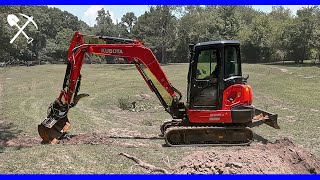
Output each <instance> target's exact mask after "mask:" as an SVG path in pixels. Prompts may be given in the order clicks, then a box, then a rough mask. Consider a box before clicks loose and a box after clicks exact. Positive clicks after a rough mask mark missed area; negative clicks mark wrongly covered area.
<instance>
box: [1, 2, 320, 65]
mask: <svg viewBox="0 0 320 180" xmlns="http://www.w3.org/2000/svg"><path fill="white" fill-rule="evenodd" d="M18 13H24V14H26V15H29V16H31V15H32V16H33V17H34V19H35V21H36V22H37V24H38V26H39V29H38V30H36V29H35V28H34V27H32V26H28V27H27V28H26V29H25V32H26V33H27V34H28V35H29V36H30V37H33V38H34V41H33V43H31V44H27V43H26V39H25V38H24V37H23V36H19V37H18V38H17V40H16V41H15V42H14V43H13V44H10V43H9V41H10V39H11V38H12V37H13V35H14V34H15V33H16V32H17V28H12V27H10V26H9V25H8V24H7V22H6V17H7V15H8V14H18ZM19 18H20V17H19ZM319 18H320V8H319V7H318V6H310V7H303V8H301V9H299V10H298V11H297V14H296V15H293V14H292V12H291V11H290V10H289V9H286V8H284V7H282V6H273V8H272V11H271V12H270V13H264V12H260V11H257V10H255V9H253V8H252V7H251V6H150V9H149V10H148V11H146V12H145V13H144V14H142V15H141V16H139V17H136V16H135V14H134V13H132V12H127V13H126V14H124V15H123V16H122V18H121V20H120V22H118V21H117V22H113V20H112V18H111V15H110V12H109V11H108V10H105V9H103V8H102V9H101V10H99V11H98V15H97V17H96V25H94V27H89V26H88V25H87V24H86V23H85V22H83V21H80V20H79V19H78V18H77V17H76V16H74V15H72V14H70V13H68V12H66V11H61V10H60V9H58V8H49V7H47V6H0V43H1V47H0V61H6V62H8V61H13V60H21V61H40V60H44V59H46V60H51V61H57V60H64V59H65V58H66V56H67V50H68V46H69V43H70V40H71V37H72V35H73V33H74V31H80V32H82V33H83V34H92V35H106V36H116V37H124V38H134V39H139V40H141V41H142V42H143V43H144V44H145V45H146V46H147V47H149V48H150V49H151V50H152V51H153V52H154V54H155V56H156V57H157V59H158V60H159V61H160V62H161V63H169V62H178V63H180V62H188V61H189V48H188V47H189V44H190V43H197V42H203V41H212V40H226V39H236V40H240V42H241V47H242V52H241V53H242V59H243V61H244V62H249V63H260V62H263V63H265V62H272V61H282V60H291V61H295V62H296V63H299V62H300V63H301V62H303V60H306V59H314V60H315V61H317V60H318V61H319V58H320V30H319V29H320V21H318V19H319ZM20 20H21V21H20V22H19V24H23V23H24V22H25V19H24V18H22V17H21V19H20ZM90 43H91V42H90ZM93 43H98V42H93ZM103 43H104V42H103ZM107 43H109V42H107ZM99 61H101V62H104V61H105V62H107V63H113V62H114V58H113V57H106V58H105V57H102V58H99Z"/></svg>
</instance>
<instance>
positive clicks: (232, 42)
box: [195, 40, 240, 46]
mask: <svg viewBox="0 0 320 180" xmlns="http://www.w3.org/2000/svg"><path fill="white" fill-rule="evenodd" d="M217 44H240V41H237V40H221V41H207V42H201V43H197V44H196V45H195V46H206V45H217Z"/></svg>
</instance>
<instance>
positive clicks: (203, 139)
mask: <svg viewBox="0 0 320 180" xmlns="http://www.w3.org/2000/svg"><path fill="white" fill-rule="evenodd" d="M164 139H165V141H166V144H167V145H168V146H223V145H224V146H225V145H227V146H234V145H249V144H250V143H251V142H252V141H253V132H252V131H251V130H250V129H249V128H246V127H182V126H180V127H170V128H168V129H167V130H166V132H165V134H164Z"/></svg>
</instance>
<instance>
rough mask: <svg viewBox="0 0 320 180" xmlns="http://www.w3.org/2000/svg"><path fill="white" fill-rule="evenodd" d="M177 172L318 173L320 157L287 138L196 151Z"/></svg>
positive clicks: (179, 165)
mask: <svg viewBox="0 0 320 180" xmlns="http://www.w3.org/2000/svg"><path fill="white" fill-rule="evenodd" d="M174 173H179V174H180V173H181V174H200V173H201V174H318V173H320V159H319V158H317V157H315V156H314V155H313V154H311V153H310V152H308V151H306V150H304V149H303V148H301V147H298V146H295V145H294V144H293V143H292V142H291V141H290V140H289V139H286V138H283V139H280V140H277V141H275V142H274V143H268V144H260V143H256V144H253V145H251V146H248V147H245V148H238V149H234V148H233V149H230V150H227V151H209V152H203V151H199V152H195V153H193V154H191V155H189V156H187V157H185V158H184V159H183V160H182V161H181V162H180V163H178V166H176V167H175V169H174Z"/></svg>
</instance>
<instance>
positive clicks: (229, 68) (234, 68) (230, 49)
mask: <svg viewBox="0 0 320 180" xmlns="http://www.w3.org/2000/svg"><path fill="white" fill-rule="evenodd" d="M238 53H239V52H238V48H236V47H234V46H226V47H225V51H224V57H225V78H229V77H231V76H239V75H240V65H239V59H238V58H239V56H238Z"/></svg>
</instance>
